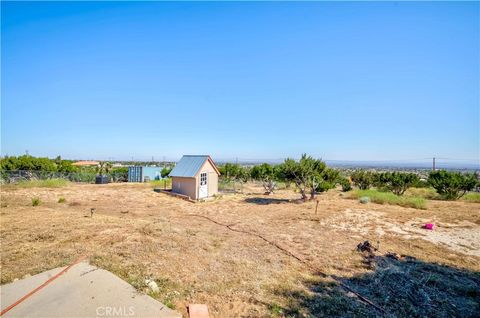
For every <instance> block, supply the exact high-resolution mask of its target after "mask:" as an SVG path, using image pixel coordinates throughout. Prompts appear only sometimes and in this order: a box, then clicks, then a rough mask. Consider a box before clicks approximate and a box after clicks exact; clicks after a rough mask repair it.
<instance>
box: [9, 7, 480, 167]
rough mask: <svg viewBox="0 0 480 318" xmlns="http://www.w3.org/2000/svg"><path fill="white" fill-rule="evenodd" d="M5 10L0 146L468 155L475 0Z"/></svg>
mask: <svg viewBox="0 0 480 318" xmlns="http://www.w3.org/2000/svg"><path fill="white" fill-rule="evenodd" d="M1 7H2V13H1V18H2V21H1V54H2V56H1V115H2V118H1V141H2V145H1V146H2V149H1V150H2V154H3V155H5V154H9V155H16V154H23V153H25V150H28V151H29V153H30V154H32V155H37V156H56V155H58V154H60V155H62V157H65V158H97V159H107V158H114V159H130V158H132V157H134V158H135V159H148V158H151V157H152V156H155V158H156V159H161V158H163V157H164V156H165V157H166V158H169V159H170V158H172V159H174V158H178V157H180V156H181V155H182V154H211V155H212V156H213V157H214V158H219V159H226V158H227V159H228V158H235V157H239V158H253V159H263V158H284V157H287V156H293V157H298V156H299V155H300V154H301V153H302V152H307V153H309V154H311V155H314V156H317V157H322V158H324V159H343V160H403V159H411V158H424V157H432V156H440V157H449V158H467V159H474V160H478V158H479V152H480V149H479V147H480V146H479V144H480V128H479V127H480V113H479V108H480V105H479V103H480V102H479V98H480V92H479V90H480V79H479V77H480V76H479V72H480V65H479V63H480V62H479V60H480V49H479V39H480V31H479V30H480V27H479V21H480V6H479V3H478V2H469V3H458V2H457V3H445V2H434V3H412V2H407V3H401V2H397V3H385V2H368V3H325V2H316V3H312V2H303V3H279V2H276V3H274V2H263V3H252V2H250V3H231V2H230V3H218V2H217V3H207V2H195V3H188V2H182V3H164V2H163V3H162V2H144V3H135V2H120V3H116V2H76V3H61V2H48V3H27V2H10V3H9V2H4V1H2V4H1Z"/></svg>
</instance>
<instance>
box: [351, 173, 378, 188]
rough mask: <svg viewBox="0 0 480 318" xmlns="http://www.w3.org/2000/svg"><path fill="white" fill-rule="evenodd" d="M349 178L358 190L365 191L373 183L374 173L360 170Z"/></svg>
mask: <svg viewBox="0 0 480 318" xmlns="http://www.w3.org/2000/svg"><path fill="white" fill-rule="evenodd" d="M350 178H352V182H353V184H354V185H356V186H357V187H358V188H360V190H367V189H369V188H370V187H371V186H372V185H373V184H374V182H375V173H373V172H371V171H366V170H363V169H360V170H356V171H354V172H353V173H352V174H351V176H350Z"/></svg>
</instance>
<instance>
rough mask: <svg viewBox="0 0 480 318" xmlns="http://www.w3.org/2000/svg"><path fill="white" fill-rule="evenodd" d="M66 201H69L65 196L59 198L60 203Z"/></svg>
mask: <svg viewBox="0 0 480 318" xmlns="http://www.w3.org/2000/svg"><path fill="white" fill-rule="evenodd" d="M66 201H67V200H65V198H64V197H60V198H59V199H58V203H65V202H66Z"/></svg>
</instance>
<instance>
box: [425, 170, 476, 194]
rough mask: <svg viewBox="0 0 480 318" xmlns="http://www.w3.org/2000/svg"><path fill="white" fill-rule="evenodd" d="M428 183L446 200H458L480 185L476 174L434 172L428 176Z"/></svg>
mask: <svg viewBox="0 0 480 318" xmlns="http://www.w3.org/2000/svg"><path fill="white" fill-rule="evenodd" d="M428 182H429V183H430V185H431V186H432V187H433V188H435V190H437V192H438V194H440V195H441V196H442V198H444V199H446V200H457V199H459V198H461V197H462V196H464V195H465V193H467V191H470V190H473V189H474V188H475V186H476V185H477V183H478V180H477V176H476V175H475V174H474V173H465V174H463V173H460V172H449V171H445V170H438V171H433V172H431V173H430V175H429V176H428Z"/></svg>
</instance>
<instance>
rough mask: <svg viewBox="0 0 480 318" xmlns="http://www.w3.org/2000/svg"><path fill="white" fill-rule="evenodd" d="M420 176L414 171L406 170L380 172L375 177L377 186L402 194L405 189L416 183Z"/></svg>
mask: <svg viewBox="0 0 480 318" xmlns="http://www.w3.org/2000/svg"><path fill="white" fill-rule="evenodd" d="M419 180H420V178H419V177H418V176H417V175H416V174H415V173H406V172H397V171H394V172H382V173H379V174H378V175H377V176H376V178H375V183H376V185H377V186H378V187H381V188H384V189H386V190H388V191H391V192H393V193H394V194H396V195H403V194H404V193H405V191H406V190H407V189H408V188H410V187H411V186H413V185H414V184H416V183H417V182H418V181H419Z"/></svg>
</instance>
